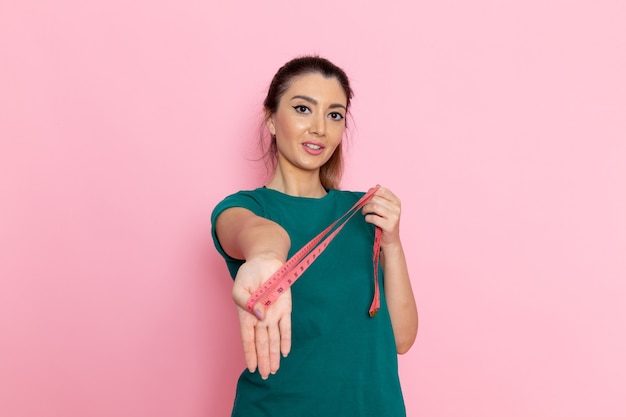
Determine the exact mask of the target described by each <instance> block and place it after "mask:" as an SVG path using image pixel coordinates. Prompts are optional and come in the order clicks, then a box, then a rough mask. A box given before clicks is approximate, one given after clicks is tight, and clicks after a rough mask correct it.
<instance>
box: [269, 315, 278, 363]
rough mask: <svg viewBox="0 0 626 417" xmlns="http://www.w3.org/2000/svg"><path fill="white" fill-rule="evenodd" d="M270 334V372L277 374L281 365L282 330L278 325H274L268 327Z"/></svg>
mask: <svg viewBox="0 0 626 417" xmlns="http://www.w3.org/2000/svg"><path fill="white" fill-rule="evenodd" d="M268 336H269V354H270V373H272V374H275V373H276V371H278V368H279V366H280V332H279V331H278V325H277V324H275V325H272V326H270V327H269V328H268Z"/></svg>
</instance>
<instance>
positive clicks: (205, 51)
mask: <svg viewBox="0 0 626 417" xmlns="http://www.w3.org/2000/svg"><path fill="white" fill-rule="evenodd" d="M369 3H373V4H375V5H370V4H369ZM624 22H626V6H625V3H624V2H623V1H621V0H614V1H609V0H586V1H575V0H570V1H558V0H526V1H521V0H520V1H506V0H476V1H461V0H442V1H437V2H425V1H417V2H415V1H404V2H398V1H383V2H363V1H360V0H350V1H339V2H336V1H335V2H331V1H326V0H322V1H317V2H309V3H299V2H292V1H287V0H281V1H273V2H271V3H270V2H268V3H265V2H252V1H249V2H238V1H234V2H219V3H218V2H211V1H209V2H206V1H205V2H202V1H197V0H176V1H174V0H160V1H157V2H152V1H145V0H143V1H142V0H135V1H130V2H129V1H121V0H113V1H107V2H104V1H100V2H88V1H87V2H86V1H79V0H60V1H55V2H47V1H36V0H29V1H12V0H1V2H0V198H1V204H0V415H1V416H7V417H17V416H20V417H31V416H33V417H34V416H59V417H61V416H62V417H78V416H81V417H82V416H94V417H100V416H102V417H111V416H116V417H131V416H132V417H137V416H146V417H161V416H162V417H166V416H167V417H171V416H189V417H194V416H197V417H200V416H225V415H227V414H228V412H229V409H230V405H231V402H232V399H233V390H234V386H235V382H236V378H237V376H238V373H239V371H240V370H241V368H242V363H243V361H242V355H241V351H240V346H239V340H238V334H237V328H236V326H237V324H236V321H235V314H234V308H233V307H232V303H231V301H230V298H229V288H230V279H229V278H228V277H227V274H226V267H225V265H224V264H223V261H222V260H221V259H220V258H219V257H218V255H217V254H216V252H215V250H214V249H213V247H212V243H211V239H210V233H209V230H210V224H209V214H210V212H211V209H212V208H213V206H214V205H215V204H216V203H217V202H218V201H219V200H220V199H221V198H222V197H223V196H224V195H225V194H227V193H230V192H233V191H235V190H238V189H241V188H249V187H254V186H256V185H259V184H260V183H261V182H262V179H261V178H260V176H259V175H260V173H261V172H262V171H261V168H260V166H259V165H257V164H255V163H253V162H251V161H250V159H251V158H253V157H255V156H256V142H255V140H256V133H257V130H256V129H257V123H258V118H259V115H260V105H261V100H262V98H263V93H264V91H265V89H266V87H267V84H268V83H269V80H270V78H271V76H272V75H273V73H274V71H275V70H276V69H277V68H278V66H279V65H280V64H282V63H283V62H284V61H286V60H288V59H289V58H291V57H293V56H295V55H298V54H302V53H312V52H317V53H320V54H322V55H324V56H327V57H328V58H330V59H332V60H334V61H335V62H336V63H337V64H339V65H340V66H343V67H344V68H345V69H346V71H347V72H348V73H349V74H350V75H351V77H352V79H353V83H354V88H355V90H356V97H355V100H354V108H353V114H354V120H353V124H352V125H353V128H352V129H351V139H350V141H351V142H350V146H349V155H348V156H349V164H348V170H349V172H348V173H347V176H346V178H345V182H344V186H345V187H346V188H350V189H361V190H365V189H367V188H369V187H370V186H372V185H374V184H375V183H381V184H383V185H386V186H388V187H390V188H391V189H392V190H394V191H395V192H396V193H397V194H398V195H399V196H401V197H402V199H403V208H404V212H403V213H404V216H403V239H404V242H405V245H406V250H407V252H408V253H409V258H410V270H411V274H412V279H413V284H414V287H415V292H416V297H417V301H418V306H419V310H420V319H421V322H420V333H419V335H418V340H417V342H416V344H415V346H414V348H413V349H412V350H411V351H410V352H409V353H408V354H407V355H405V356H402V357H401V358H400V366H401V370H400V371H401V377H402V381H403V384H404V390H405V394H406V402H407V408H408V414H409V416H432V417H446V416H481V417H484V416H529V417H530V416H532V417H543V416H546V417H548V416H549V417H554V416H570V417H583V416H585V417H587V416H592V415H595V416H624V415H626V396H625V395H624V392H625V387H626V354H624V352H626V337H625V336H624V333H625V329H626V256H625V253H626V220H625V219H626V216H625V215H624V213H626V77H624V74H626V25H625V24H624Z"/></svg>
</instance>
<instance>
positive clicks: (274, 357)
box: [215, 207, 291, 379]
mask: <svg viewBox="0 0 626 417" xmlns="http://www.w3.org/2000/svg"><path fill="white" fill-rule="evenodd" d="M215 228H216V229H215V232H216V234H217V237H218V239H219V241H220V245H221V246H222V248H223V249H224V251H225V252H226V253H227V254H228V255H230V256H232V257H233V258H237V259H244V260H245V263H244V264H243V265H242V266H241V267H240V268H239V271H238V272H237V276H236V277H235V282H234V284H233V291H232V296H233V300H234V301H235V304H236V305H237V313H238V317H239V327H240V330H241V341H242V344H243V351H244V357H245V360H246V365H247V367H248V369H249V370H250V372H254V370H255V369H256V368H257V367H258V369H259V373H260V374H261V376H262V377H263V378H264V379H265V378H267V377H268V375H269V374H270V373H272V374H273V373H275V372H276V371H277V370H278V368H279V365H280V354H281V353H282V354H283V356H287V354H288V353H289V350H290V348H291V292H290V291H287V292H285V293H284V294H283V295H281V297H280V298H279V299H278V300H276V302H275V303H274V304H272V308H271V309H270V310H267V311H266V310H265V309H264V307H263V306H262V305H261V304H257V305H256V306H255V308H254V316H253V315H251V314H250V313H248V311H247V310H246V309H245V305H246V302H247V301H248V298H249V297H250V295H252V293H254V291H256V290H257V289H258V288H259V287H260V286H261V284H262V283H263V282H264V281H265V280H267V279H268V278H269V277H270V276H271V274H273V273H274V272H275V271H276V270H278V268H280V267H281V266H282V265H283V263H284V262H285V261H286V259H287V254H288V251H289V247H290V245H291V241H290V239H289V235H288V234H287V232H286V231H285V230H284V229H283V228H282V227H281V226H280V225H278V224H276V223H274V222H272V221H271V220H268V219H265V218H263V217H259V216H257V215H255V214H254V213H252V212H251V211H249V210H247V209H244V208H239V207H233V208H230V209H227V210H225V211H224V212H223V213H221V214H220V215H219V217H218V218H217V221H216V224H215Z"/></svg>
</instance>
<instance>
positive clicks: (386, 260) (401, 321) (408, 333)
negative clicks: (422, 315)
mask: <svg viewBox="0 0 626 417" xmlns="http://www.w3.org/2000/svg"><path fill="white" fill-rule="evenodd" d="M382 255H383V258H382V263H383V270H384V274H385V281H384V285H385V297H386V300H387V308H388V309H389V315H390V317H391V324H392V327H393V332H394V336H395V339H396V349H397V351H398V353H406V352H407V351H408V350H409V349H410V347H411V346H412V345H413V342H414V341H415V337H416V335H417V326H418V319H417V306H416V305H415V297H414V296H413V289H412V288H411V281H410V279H409V271H408V268H407V264H406V258H405V255H404V250H403V248H402V244H401V243H399V242H398V243H397V244H395V245H393V246H388V247H386V248H385V249H384V251H383V254H382Z"/></svg>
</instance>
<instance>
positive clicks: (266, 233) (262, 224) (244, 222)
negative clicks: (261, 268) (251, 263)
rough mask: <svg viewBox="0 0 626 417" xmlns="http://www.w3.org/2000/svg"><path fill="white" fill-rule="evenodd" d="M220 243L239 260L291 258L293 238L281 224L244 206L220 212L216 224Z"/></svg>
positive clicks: (283, 259) (282, 259)
mask: <svg viewBox="0 0 626 417" xmlns="http://www.w3.org/2000/svg"><path fill="white" fill-rule="evenodd" d="M216 232H217V236H218V239H219V241H220V244H221V245H222V248H223V249H224V251H225V252H226V253H228V254H229V255H230V256H232V257H233V258H236V259H243V260H246V261H248V260H250V259H253V258H276V259H279V260H281V261H283V262H284V261H285V260H286V259H287V254H288V253H289V248H290V246H291V240H290V238H289V235H288V234H287V232H286V231H285V229H283V228H282V227H281V226H280V225H278V224H277V223H275V222H273V221H271V220H268V219H265V218H263V217H259V216H256V215H254V214H253V213H252V212H250V211H249V210H246V209H242V208H232V209H228V210H226V211H224V213H222V214H221V215H220V217H219V218H218V220H217V224H216Z"/></svg>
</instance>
